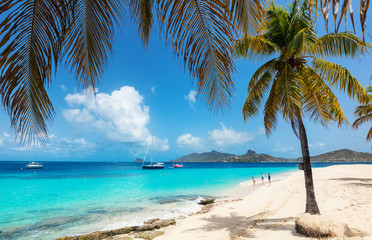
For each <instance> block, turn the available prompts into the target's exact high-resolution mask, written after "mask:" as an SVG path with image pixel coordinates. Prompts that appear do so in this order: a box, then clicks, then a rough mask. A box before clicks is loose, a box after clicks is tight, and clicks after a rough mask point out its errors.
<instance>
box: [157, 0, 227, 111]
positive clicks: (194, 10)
mask: <svg viewBox="0 0 372 240" xmlns="http://www.w3.org/2000/svg"><path fill="white" fill-rule="evenodd" d="M158 8H159V9H160V10H159V14H161V15H162V16H161V19H162V21H161V22H162V23H163V24H164V25H163V27H164V29H165V32H166V38H167V40H168V41H169V42H170V44H171V45H172V46H173V52H174V54H175V55H176V56H177V57H179V58H181V60H182V61H183V63H184V66H185V68H187V69H188V70H189V72H190V73H191V75H192V77H194V78H196V79H197V80H198V94H199V95H201V97H202V99H203V100H204V101H205V102H206V104H207V106H208V107H209V109H210V110H214V111H218V110H219V109H222V110H224V109H225V107H227V108H229V107H230V101H231V98H232V95H233V92H234V82H233V81H232V78H231V73H232V72H233V71H234V65H233V60H232V58H231V54H230V45H231V42H232V41H233V29H232V25H231V24H230V23H229V21H228V17H229V16H228V14H227V13H228V6H226V4H225V3H224V2H223V1H216V0H159V6H158Z"/></svg>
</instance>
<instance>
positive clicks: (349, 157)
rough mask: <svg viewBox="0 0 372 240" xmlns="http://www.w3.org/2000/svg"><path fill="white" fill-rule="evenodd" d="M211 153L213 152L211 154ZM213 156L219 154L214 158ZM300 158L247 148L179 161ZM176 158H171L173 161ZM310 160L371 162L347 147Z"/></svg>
mask: <svg viewBox="0 0 372 240" xmlns="http://www.w3.org/2000/svg"><path fill="white" fill-rule="evenodd" d="M212 153H213V154H212ZM215 156H219V157H218V158H216V157H215ZM301 160H302V157H301V158H295V159H289V158H280V157H274V156H271V155H269V154H265V153H256V152H255V151H252V150H248V152H247V153H245V154H242V155H234V154H229V153H221V152H217V151H212V152H209V153H191V154H189V155H186V156H183V157H182V158H180V159H179V161H181V162H183V163H185V162H299V161H301ZM174 161H176V159H174V160H171V161H170V162H174ZM311 161H312V162H372V154H371V153H364V152H355V151H352V150H349V149H340V150H336V151H331V152H327V153H322V154H320V155H317V156H312V157H311Z"/></svg>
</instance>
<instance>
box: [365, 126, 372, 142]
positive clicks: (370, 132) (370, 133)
mask: <svg viewBox="0 0 372 240" xmlns="http://www.w3.org/2000/svg"><path fill="white" fill-rule="evenodd" d="M366 140H367V141H371V140H372V127H371V128H370V129H369V131H368V134H367V138H366Z"/></svg>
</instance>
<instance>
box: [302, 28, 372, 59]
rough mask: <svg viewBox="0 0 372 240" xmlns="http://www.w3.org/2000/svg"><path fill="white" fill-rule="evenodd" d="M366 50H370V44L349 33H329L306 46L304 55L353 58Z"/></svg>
mask: <svg viewBox="0 0 372 240" xmlns="http://www.w3.org/2000/svg"><path fill="white" fill-rule="evenodd" d="M368 48H371V44H369V43H366V42H363V41H362V40H360V39H359V38H358V37H356V36H355V35H353V34H351V33H348V32H345V33H337V34H334V33H331V34H327V35H324V36H322V37H320V38H318V39H317V40H316V41H315V43H314V44H309V45H307V46H306V48H305V54H315V55H316V56H319V57H339V56H345V57H351V58H354V57H355V56H357V55H360V54H362V53H363V52H364V51H365V50H364V49H367V50H368Z"/></svg>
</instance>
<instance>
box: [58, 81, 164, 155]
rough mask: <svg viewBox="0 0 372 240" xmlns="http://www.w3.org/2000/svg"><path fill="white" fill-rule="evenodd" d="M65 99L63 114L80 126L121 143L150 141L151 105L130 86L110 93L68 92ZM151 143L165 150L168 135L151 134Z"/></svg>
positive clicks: (142, 143)
mask: <svg viewBox="0 0 372 240" xmlns="http://www.w3.org/2000/svg"><path fill="white" fill-rule="evenodd" d="M65 101H66V102H67V103H68V104H69V106H70V107H71V108H70V109H65V110H63V116H64V117H65V119H66V120H67V121H68V122H70V123H71V124H73V125H74V126H77V127H79V128H80V129H83V130H87V131H95V132H98V133H100V134H103V135H105V136H106V137H107V138H108V139H110V140H114V141H118V142H122V143H135V144H139V145H141V146H145V145H147V143H149V142H151V134H150V131H149V130H148V128H147V125H148V124H149V122H150V115H149V111H150V108H149V107H148V106H146V105H144V104H143V96H141V95H140V94H139V92H138V91H136V90H135V89H134V88H133V87H130V86H124V87H122V88H120V90H116V91H113V92H112V93H111V94H106V93H98V92H97V93H96V95H95V97H94V96H91V95H86V94H84V93H75V94H68V95H67V96H66V97H65ZM154 147H157V149H159V150H163V151H165V150H168V149H169V145H168V139H159V138H157V137H155V136H154Z"/></svg>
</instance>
